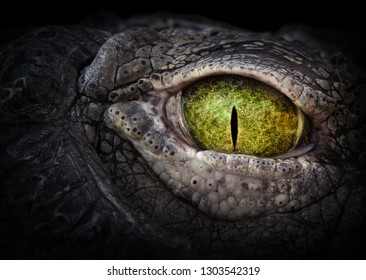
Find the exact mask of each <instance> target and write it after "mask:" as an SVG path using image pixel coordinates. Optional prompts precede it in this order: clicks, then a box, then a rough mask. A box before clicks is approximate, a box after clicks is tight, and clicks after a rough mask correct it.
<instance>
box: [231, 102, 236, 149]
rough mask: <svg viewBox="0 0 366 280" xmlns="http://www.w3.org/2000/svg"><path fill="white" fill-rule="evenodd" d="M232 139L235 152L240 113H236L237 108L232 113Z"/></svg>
mask: <svg viewBox="0 0 366 280" xmlns="http://www.w3.org/2000/svg"><path fill="white" fill-rule="evenodd" d="M230 125H231V139H232V140H233V146H234V151H235V146H236V140H237V139H238V113H237V112H236V109H235V106H234V107H233V109H232V111H231V121H230Z"/></svg>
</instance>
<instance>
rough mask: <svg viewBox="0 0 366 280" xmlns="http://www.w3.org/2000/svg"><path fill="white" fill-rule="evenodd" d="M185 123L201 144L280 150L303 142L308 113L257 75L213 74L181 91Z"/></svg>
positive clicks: (253, 151) (249, 151)
mask: <svg viewBox="0 0 366 280" xmlns="http://www.w3.org/2000/svg"><path fill="white" fill-rule="evenodd" d="M181 99H182V100H181V106H182V112H183V115H184V116H183V124H184V125H183V129H187V130H188V133H186V135H187V134H188V135H189V136H190V137H191V138H192V140H193V141H192V142H194V143H196V145H197V146H198V147H199V148H200V149H201V150H214V151H218V152H225V153H239V154H246V155H255V156H265V157H269V156H276V155H281V154H284V153H287V152H289V151H291V150H293V149H295V148H297V147H298V145H299V143H301V140H302V139H303V135H304V130H305V129H304V127H305V126H304V124H305V122H306V119H305V118H304V116H303V113H302V112H301V110H300V109H299V108H298V107H297V106H295V105H294V104H293V103H292V102H291V101H290V100H289V99H288V98H287V97H286V96H285V95H284V94H282V93H281V92H279V91H278V90H276V89H274V88H273V87H271V86H269V85H266V84H264V83H261V82H259V81H257V80H254V79H250V78H245V77H240V76H214V77H210V78H207V79H204V80H200V81H198V82H196V83H195V84H192V85H190V86H188V87H187V88H185V89H184V90H183V93H182V95H181Z"/></svg>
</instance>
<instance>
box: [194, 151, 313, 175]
mask: <svg viewBox="0 0 366 280" xmlns="http://www.w3.org/2000/svg"><path fill="white" fill-rule="evenodd" d="M197 159H199V160H201V161H203V162H205V163H207V164H209V165H210V166H212V167H213V168H215V169H216V170H219V171H222V172H229V173H232V174H237V175H241V176H248V177H253V178H258V179H274V180H277V179H289V178H292V177H296V176H299V175H303V174H306V173H309V172H311V164H310V163H309V162H308V161H305V160H299V159H288V160H281V159H268V158H258V157H254V156H247V155H228V154H223V153H216V152H213V151H200V152H198V153H197Z"/></svg>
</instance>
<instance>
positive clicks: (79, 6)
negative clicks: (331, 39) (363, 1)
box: [0, 0, 366, 33]
mask: <svg viewBox="0 0 366 280" xmlns="http://www.w3.org/2000/svg"><path fill="white" fill-rule="evenodd" d="M42 2H44V1H42ZM286 2H288V3H286ZM326 2H328V3H326ZM326 2H325V3H323V2H322V1H314V0H311V1H308V0H295V1H294V0H293V1H278V0H276V1H259V0H251V1H248V0H244V1H243V0H238V1H232V0H229V1H228V0H219V1H204V2H203V1H199V0H196V1H192V0H190V1H184V0H171V1H152V0H150V1H148V2H147V1H146V0H130V1H125V0H119V1H110V0H99V2H96V1H88V2H77V1H72V2H71V1H69V2H67V1H49V2H45V3H39V2H37V1H29V2H27V3H20V2H18V1H15V0H14V1H13V2H10V1H7V2H3V4H2V7H1V10H0V11H1V12H0V13H1V14H0V20H1V22H0V23H1V29H2V31H4V30H5V29H9V28H17V27H20V26H24V25H50V24H52V25H53V24H75V23H78V22H79V21H80V20H82V19H83V18H85V17H86V16H88V15H90V14H92V13H95V12H98V11H101V10H112V11H114V12H116V13H118V14H119V15H120V16H121V17H130V16H132V15H135V14H151V13H155V12H166V13H169V14H193V15H204V16H206V17H209V18H212V19H216V20H220V21H224V22H228V23H231V24H234V25H238V26H241V27H245V28H248V29H251V30H254V31H267V30H268V31H273V30H277V29H278V28H279V27H281V26H282V25H284V24H287V23H294V22H295V23H304V24H307V25H311V26H314V27H331V28H342V29H347V30H350V31H351V32H353V31H361V32H362V31H363V29H364V28H363V26H364V25H365V23H364V22H365V19H366V13H365V10H364V9H363V8H362V7H360V4H356V3H353V2H351V1H346V2H343V3H336V2H339V1H326ZM332 2H333V3H332ZM363 33H365V32H363Z"/></svg>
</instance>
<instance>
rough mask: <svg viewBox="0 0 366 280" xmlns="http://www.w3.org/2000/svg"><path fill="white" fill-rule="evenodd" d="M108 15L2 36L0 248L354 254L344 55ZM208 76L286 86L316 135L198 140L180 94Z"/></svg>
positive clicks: (358, 228)
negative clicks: (255, 142)
mask: <svg viewBox="0 0 366 280" xmlns="http://www.w3.org/2000/svg"><path fill="white" fill-rule="evenodd" d="M134 25H136V26H139V28H134V27H133V26H134ZM119 28H120V29H119V30H121V31H120V32H118V33H117V34H114V35H112V34H111V33H109V32H108V31H99V30H93V29H86V28H83V27H68V28H65V27H50V28H44V29H42V30H38V31H35V32H33V33H32V34H30V35H26V36H24V37H21V38H19V39H18V40H15V41H13V42H11V43H9V44H8V45H7V46H5V47H3V48H2V50H1V53H0V55H1V56H0V61H1V65H2V68H1V70H0V80H1V85H0V88H1V96H0V98H1V99H0V110H1V119H0V120H1V123H0V125H1V131H2V137H1V138H0V143H1V147H2V149H1V151H0V152H1V154H0V155H1V157H0V166H1V171H0V177H1V181H2V187H1V189H0V195H1V196H0V197H1V210H0V228H1V231H0V232H1V239H0V242H1V244H0V245H1V248H2V250H1V256H3V257H6V258H25V257H26V258H70V257H73V258H134V257H136V258H357V257H362V253H363V250H364V249H365V244H366V243H365V241H364V240H363V235H364V234H365V217H366V207H365V182H364V178H365V177H364V175H365V174H364V165H363V164H364V155H365V150H364V142H363V141H364V138H363V133H364V120H363V117H364V116H363V115H362V114H363V112H362V110H360V108H363V107H362V106H363V104H364V102H365V98H364V93H363V92H362V87H361V84H360V82H359V81H358V80H357V72H356V70H355V69H354V67H353V66H352V64H351V63H350V62H349V61H347V60H344V59H342V56H340V55H333V54H331V53H327V52H326V50H325V51H323V52H317V51H314V50H312V49H310V48H308V47H306V46H304V44H300V43H295V42H290V41H286V40H284V39H281V38H279V37H276V36H275V35H270V34H256V33H250V32H245V31H242V30H238V29H236V28H231V27H220V25H219V24H212V23H211V24H209V25H208V24H207V25H206V24H205V23H198V22H194V21H193V22H189V21H185V20H179V19H177V20H176V21H167V22H164V21H162V22H160V21H159V19H158V18H150V19H145V20H144V19H135V20H132V21H130V22H125V23H124V24H121V26H120V27H119ZM217 74H220V75H223V74H229V75H233V74H235V75H241V76H246V77H251V78H255V79H257V80H260V81H262V82H264V83H266V84H268V85H270V86H272V87H274V88H276V89H277V90H279V91H280V92H282V93H283V94H285V95H286V96H288V97H289V98H290V99H291V100H292V101H293V103H294V104H295V105H296V106H298V107H299V108H300V109H301V110H302V112H303V113H304V114H305V115H306V117H307V119H308V121H309V123H310V124H311V127H312V129H310V130H309V131H308V133H309V135H308V138H309V141H310V142H311V143H312V144H311V145H308V146H307V147H305V148H303V149H300V150H298V151H295V152H290V153H288V154H285V155H283V156H279V157H276V158H257V157H254V156H250V155H230V154H223V153H217V152H214V151H200V150H199V149H198V148H197V147H196V146H195V144H194V143H192V140H191V139H188V138H187V135H186V134H185V133H184V132H183V131H182V130H181V128H180V123H181V112H180V110H179V108H180V106H179V96H180V93H179V92H180V91H181V90H182V89H184V88H185V87H187V86H189V85H190V84H191V83H193V82H194V81H197V80H199V79H202V78H204V77H209V76H212V75H217ZM362 94H363V95H362Z"/></svg>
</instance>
